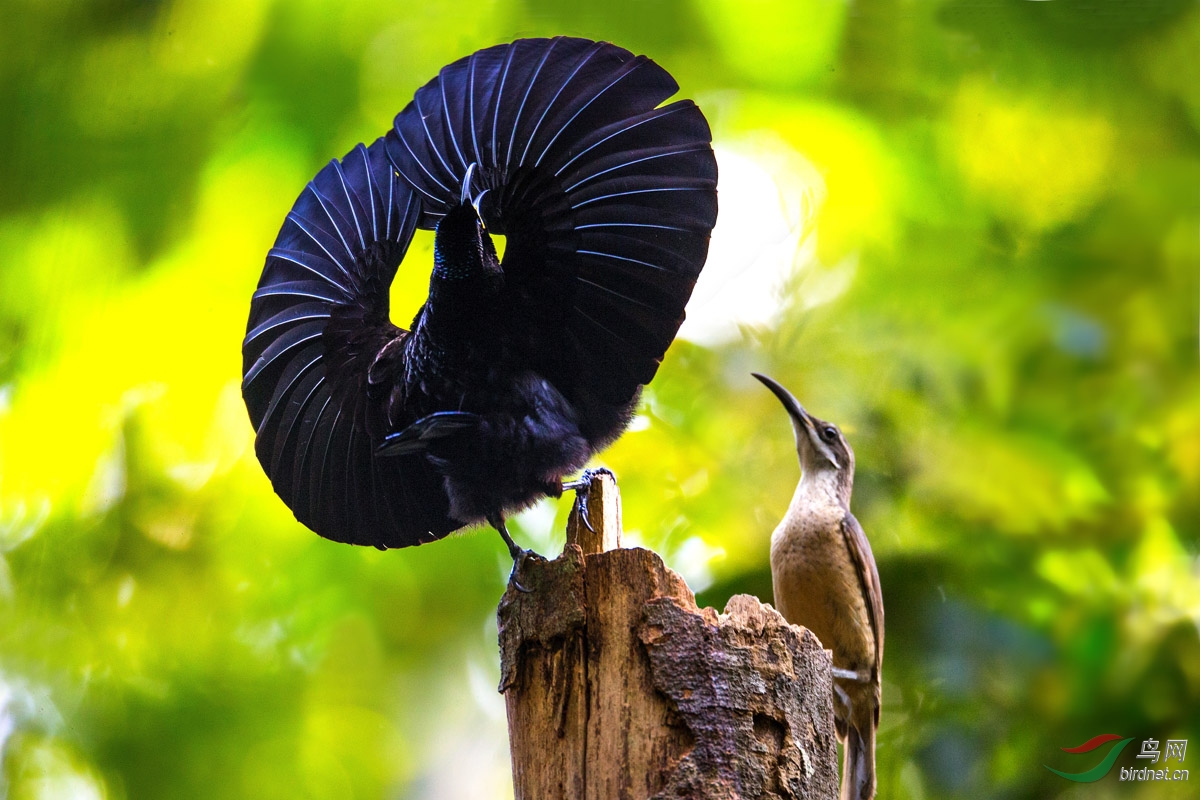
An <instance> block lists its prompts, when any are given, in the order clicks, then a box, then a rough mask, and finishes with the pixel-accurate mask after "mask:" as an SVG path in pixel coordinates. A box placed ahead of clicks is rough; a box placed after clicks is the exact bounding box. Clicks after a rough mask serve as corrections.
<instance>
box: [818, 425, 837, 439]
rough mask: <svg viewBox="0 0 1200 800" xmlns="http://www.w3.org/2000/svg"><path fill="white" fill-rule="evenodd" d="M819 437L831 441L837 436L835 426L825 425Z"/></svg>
mask: <svg viewBox="0 0 1200 800" xmlns="http://www.w3.org/2000/svg"><path fill="white" fill-rule="evenodd" d="M821 438H822V439H824V440H825V441H827V442H832V441H833V440H834V439H836V438H837V428H835V427H833V426H832V425H826V426H825V430H823V431H821Z"/></svg>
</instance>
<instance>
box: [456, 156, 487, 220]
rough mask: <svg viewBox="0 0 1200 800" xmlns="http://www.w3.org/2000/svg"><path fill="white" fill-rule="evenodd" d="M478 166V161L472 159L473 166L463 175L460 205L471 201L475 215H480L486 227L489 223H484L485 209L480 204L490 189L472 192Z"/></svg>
mask: <svg viewBox="0 0 1200 800" xmlns="http://www.w3.org/2000/svg"><path fill="white" fill-rule="evenodd" d="M478 166H479V165H478V164H477V163H476V162H474V161H472V162H471V166H469V167H467V174H466V175H464V176H463V182H462V190H461V192H460V194H459V198H458V202H459V205H464V206H465V205H467V204H468V203H470V204H471V208H473V209H475V216H477V217H479V222H480V224H483V226H484V228H486V227H487V225H486V224H484V223H483V211H482V210H481V209H480V207H479V205H480V203H482V202H483V196H484V195H485V194H487V193H488V192H489V191H490V190H489V189H484V190H483V191H482V192H480V193H479V194H471V186H472V184H471V180H472V179H473V178H474V177H475V168H476V167H478Z"/></svg>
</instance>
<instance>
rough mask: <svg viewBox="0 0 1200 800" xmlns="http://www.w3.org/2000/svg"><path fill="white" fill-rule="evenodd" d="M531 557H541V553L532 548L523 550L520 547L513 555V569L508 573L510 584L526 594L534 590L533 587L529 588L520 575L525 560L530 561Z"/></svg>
mask: <svg viewBox="0 0 1200 800" xmlns="http://www.w3.org/2000/svg"><path fill="white" fill-rule="evenodd" d="M530 557H533V558H541V556H540V555H538V554H537V553H535V552H533V551H532V550H522V549H520V548H518V549H517V552H516V554H515V555H514V556H513V565H512V571H511V572H509V573H508V583H509V585H510V586H512V587H513V588H514V589H516V590H517V591H518V592H524V593H525V594H529V593H530V592H532V591H533V589H527V588H526V587H525V586H524V584H522V583H521V579H520V577H519V576H520V574H521V567H523V566H524V565H525V562H526V561H528V560H529V558H530Z"/></svg>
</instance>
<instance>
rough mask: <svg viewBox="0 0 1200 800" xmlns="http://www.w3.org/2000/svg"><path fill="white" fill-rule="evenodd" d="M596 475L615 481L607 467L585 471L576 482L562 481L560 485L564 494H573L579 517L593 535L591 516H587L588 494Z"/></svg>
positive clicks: (594, 530)
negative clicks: (571, 492) (567, 492)
mask: <svg viewBox="0 0 1200 800" xmlns="http://www.w3.org/2000/svg"><path fill="white" fill-rule="evenodd" d="M597 475H607V476H609V477H610V478H612V479H613V480H614V481H615V480H616V479H617V476H616V475H613V471H612V470H611V469H609V468H608V467H595V468H593V469H585V470H584V471H583V474H582V475H580V476H579V477H578V478H577V479H576V480H573V481H564V482H563V485H562V488H563V491H564V492H566V491H573V492H575V504H576V505H577V506H578V507H579V517H580V519H582V520H583V524H584V525H586V526H587V529H588V530H589V531H591V532H592V533H595V532H596V529H595V528H593V527H592V519H591V515H590V514H588V494H589V489H590V488H591V486H592V479H593V478H595V477H596V476H597Z"/></svg>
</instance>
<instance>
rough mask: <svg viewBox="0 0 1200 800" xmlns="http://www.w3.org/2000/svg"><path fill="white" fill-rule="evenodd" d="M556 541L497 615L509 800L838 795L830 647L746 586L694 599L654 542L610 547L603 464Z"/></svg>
mask: <svg viewBox="0 0 1200 800" xmlns="http://www.w3.org/2000/svg"><path fill="white" fill-rule="evenodd" d="M588 510H589V518H590V521H591V523H592V525H591V528H592V529H594V530H592V529H589V528H588V526H586V525H583V524H581V523H580V520H579V514H578V505H577V508H576V511H573V512H572V514H571V520H570V522H569V523H568V537H567V546H566V547H565V548H564V549H563V552H562V555H560V556H559V557H558V558H557V559H555V560H553V561H546V560H542V559H531V560H530V561H528V562H527V563H526V565H525V567H524V569H523V570H522V574H521V582H522V583H523V584H524V585H525V586H526V587H527V588H529V589H530V590H531V591H529V592H528V593H523V592H519V591H517V590H516V589H515V588H514V587H512V586H511V585H510V586H509V588H508V591H507V592H505V595H504V598H503V599H502V600H501V603H500V608H499V611H498V614H499V626H500V656H501V680H500V691H501V692H503V693H504V695H505V701H506V705H507V708H508V729H509V745H510V748H511V751H512V766H513V787H514V792H515V796H516V800H549V799H551V798H581V799H583V800H608V799H609V798H621V800H643V799H644V798H656V800H674V799H675V798H697V799H698V798H728V799H729V800H733V799H734V798H745V800H749V799H750V798H829V799H830V800H832V798H835V797H836V796H837V789H838V778H837V745H836V737H835V735H834V725H833V702H832V684H831V675H830V667H831V661H830V656H829V653H828V652H827V651H825V650H824V649H822V647H821V644H820V642H818V641H817V639H816V637H815V636H813V634H812V633H810V632H809V631H807V630H806V629H804V628H801V627H798V626H793V625H789V624H788V623H787V622H786V621H785V620H784V619H783V617H782V616H780V615H779V613H778V612H776V611H775V610H774V609H773V608H771V606H769V605H765V604H762V603H760V602H759V601H758V600H757V599H756V598H754V597H751V596H749V595H737V596H735V597H733V598H731V599H730V601H729V603H728V605H726V607H725V613H724V614H720V615H718V614H717V613H716V611H714V610H713V609H711V608H705V609H700V608H698V607H697V605H696V599H695V596H694V595H693V594H692V592H691V591H690V590H689V589H688V587H687V585H686V584H685V583H684V581H683V579H682V578H680V577H679V575H677V574H676V573H674V572H672V571H671V570H669V569H667V567H666V566H665V565H664V564H663V562H662V559H660V558H659V557H658V555H657V554H655V553H653V552H651V551H649V550H643V549H640V548H630V549H621V548H620V539H621V529H620V524H621V522H620V497H619V495H618V493H617V489H616V484H615V483H614V482H613V480H612V478H611V476H608V475H603V474H601V475H599V476H596V477H594V478H593V481H592V484H591V486H590V488H589V489H588Z"/></svg>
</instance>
